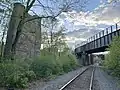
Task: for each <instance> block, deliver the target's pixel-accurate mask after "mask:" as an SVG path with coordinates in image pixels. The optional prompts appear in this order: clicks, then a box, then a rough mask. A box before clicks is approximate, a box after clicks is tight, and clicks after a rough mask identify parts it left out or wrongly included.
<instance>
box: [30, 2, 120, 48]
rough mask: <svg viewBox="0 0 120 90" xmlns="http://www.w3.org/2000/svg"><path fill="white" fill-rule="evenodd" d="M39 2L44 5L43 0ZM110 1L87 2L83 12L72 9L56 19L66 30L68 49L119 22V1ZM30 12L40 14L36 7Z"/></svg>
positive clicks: (39, 9)
mask: <svg viewBox="0 0 120 90" xmlns="http://www.w3.org/2000/svg"><path fill="white" fill-rule="evenodd" d="M41 1H42V2H43V3H44V4H46V3H45V2H44V1H45V0H41ZM47 1H49V0H47ZM58 1H59V0H58ZM60 1H62V0H60ZM111 1H112V0H88V3H87V4H86V7H85V9H84V11H80V10H75V9H74V10H71V11H69V12H64V13H62V14H61V15H60V16H59V17H57V19H58V20H59V26H64V27H65V28H66V29H67V30H66V31H65V36H66V40H67V41H66V42H67V44H68V46H69V47H70V48H72V49H74V48H75V45H76V44H80V43H81V42H83V41H86V40H87V39H88V38H89V37H91V36H93V35H95V34H97V33H98V32H100V31H102V30H105V28H107V27H109V26H111V25H115V23H116V22H118V21H120V10H119V9H120V0H114V1H118V2H117V3H114V2H111ZM51 5H52V4H51ZM53 6H54V5H53ZM54 8H55V12H56V11H58V10H56V6H54ZM32 10H34V11H35V12H36V13H37V14H38V15H39V14H41V12H42V11H41V8H38V7H34V8H32Z"/></svg>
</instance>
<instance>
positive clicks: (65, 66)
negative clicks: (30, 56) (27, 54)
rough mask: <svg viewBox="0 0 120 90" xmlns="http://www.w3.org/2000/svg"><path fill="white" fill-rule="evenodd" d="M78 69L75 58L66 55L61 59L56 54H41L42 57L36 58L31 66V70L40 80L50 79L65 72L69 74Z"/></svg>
mask: <svg viewBox="0 0 120 90" xmlns="http://www.w3.org/2000/svg"><path fill="white" fill-rule="evenodd" d="M76 67H77V64H76V62H75V57H74V56H73V55H71V54H70V55H65V54H64V55H61V56H60V57H57V56H55V55H54V54H49V55H42V54H41V56H40V57H38V58H36V59H35V60H34V61H33V63H32V64H31V70H33V71H34V72H35V74H36V75H37V77H40V78H49V77H51V76H52V75H59V74H63V72H69V71H71V70H73V69H75V68H76Z"/></svg>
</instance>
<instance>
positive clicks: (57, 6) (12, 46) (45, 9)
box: [4, 0, 87, 57]
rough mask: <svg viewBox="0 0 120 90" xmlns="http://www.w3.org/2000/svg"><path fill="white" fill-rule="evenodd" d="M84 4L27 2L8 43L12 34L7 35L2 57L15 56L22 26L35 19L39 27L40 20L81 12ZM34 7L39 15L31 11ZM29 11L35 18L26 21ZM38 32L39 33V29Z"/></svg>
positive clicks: (56, 0)
mask: <svg viewBox="0 0 120 90" xmlns="http://www.w3.org/2000/svg"><path fill="white" fill-rule="evenodd" d="M86 2H87V0H27V2H26V3H25V10H24V12H23V15H22V17H21V20H20V21H19V24H18V26H17V30H16V33H15V35H14V38H13V39H11V41H10V40H9V39H8V38H9V36H10V37H12V33H11V34H10V33H9V35H7V37H8V38H7V40H6V45H5V49H4V56H5V57H6V56H11V55H12V54H13V55H14V54H15V52H16V45H17V42H18V40H19V37H20V35H21V32H22V28H23V25H24V24H25V23H27V22H30V21H32V20H35V19H39V20H40V22H39V23H40V24H39V25H41V22H42V19H46V18H51V19H55V18H56V17H58V16H59V15H60V14H61V13H62V12H67V11H70V10H72V9H77V10H82V8H83V7H84V5H85V3H86ZM78 6H79V7H78ZM34 7H38V9H40V13H41V14H37V13H36V12H35V11H34V10H32V9H31V8H33V9H34ZM29 11H31V12H33V14H36V15H37V16H36V17H33V18H31V19H26V18H27V17H26V16H27V14H28V12H29ZM40 31H41V27H40ZM40 35H41V33H40Z"/></svg>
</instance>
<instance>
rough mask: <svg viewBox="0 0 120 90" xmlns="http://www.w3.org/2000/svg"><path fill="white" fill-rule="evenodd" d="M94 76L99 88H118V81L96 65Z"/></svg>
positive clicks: (109, 89) (108, 89) (102, 89)
mask: <svg viewBox="0 0 120 90" xmlns="http://www.w3.org/2000/svg"><path fill="white" fill-rule="evenodd" d="M94 76H95V78H96V80H97V82H98V84H99V86H100V90H120V87H118V81H117V80H115V78H113V77H112V76H110V75H108V74H107V73H106V72H104V71H103V70H102V69H101V68H98V67H96V70H95V74H94Z"/></svg>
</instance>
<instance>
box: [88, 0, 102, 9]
mask: <svg viewBox="0 0 120 90" xmlns="http://www.w3.org/2000/svg"><path fill="white" fill-rule="evenodd" d="M98 5H100V0H89V1H88V4H87V6H86V10H88V11H92V10H94V9H95V8H96V7H98Z"/></svg>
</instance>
